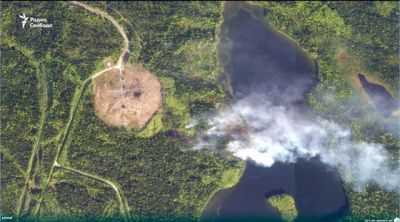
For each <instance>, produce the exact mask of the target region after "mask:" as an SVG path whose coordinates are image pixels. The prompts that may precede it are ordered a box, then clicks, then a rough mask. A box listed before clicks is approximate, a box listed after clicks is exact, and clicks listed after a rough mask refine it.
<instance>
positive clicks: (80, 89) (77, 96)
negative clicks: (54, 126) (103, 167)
mask: <svg viewBox="0 0 400 222" xmlns="http://www.w3.org/2000/svg"><path fill="white" fill-rule="evenodd" d="M69 3H71V4H73V5H76V6H79V7H82V8H84V9H86V10H88V11H90V12H92V13H95V14H97V15H100V16H102V17H104V18H106V19H107V20H108V21H110V22H111V23H112V24H113V25H114V27H115V28H116V29H117V30H118V31H119V33H120V34H121V36H122V38H123V39H124V48H123V51H122V52H121V55H120V56H119V59H118V62H117V64H116V65H115V66H113V67H109V68H107V69H104V70H102V71H100V72H97V73H95V74H92V75H91V76H90V77H89V78H87V79H86V80H84V81H83V82H82V84H80V85H79V86H77V89H76V91H75V93H74V98H73V100H72V102H71V109H70V113H69V117H68V122H67V125H66V126H65V128H64V131H63V132H62V133H61V137H62V139H61V141H60V143H59V145H58V146H57V152H56V155H55V157H54V161H53V165H52V167H51V169H50V172H49V175H48V177H47V180H46V182H45V186H44V187H43V191H42V192H41V194H40V197H39V200H38V202H37V204H36V205H35V208H34V209H33V215H34V216H36V220H38V219H39V214H40V213H39V212H40V208H41V205H42V202H43V199H44V196H45V193H46V191H47V189H48V187H49V183H50V181H51V179H52V177H53V174H54V171H55V170H56V169H57V168H59V169H64V170H68V171H71V172H74V173H77V174H80V175H83V176H86V177H88V178H91V179H94V180H97V181H100V182H103V183H105V184H108V185H109V186H111V187H112V189H113V190H114V191H115V193H116V197H117V199H118V202H119V204H120V207H119V208H120V211H121V214H122V215H123V217H124V220H125V221H129V220H130V215H129V206H128V204H127V201H126V199H125V197H124V195H123V193H122V191H121V190H120V189H119V188H118V186H117V185H116V184H115V183H114V182H112V181H111V180H108V179H106V178H102V177H100V176H97V175H93V174H90V173H87V172H83V171H80V170H77V169H74V168H71V167H68V166H64V165H62V164H60V163H59V157H60V154H61V152H62V151H63V148H64V145H65V144H66V141H67V139H68V136H69V135H70V133H71V132H70V129H71V126H72V123H73V121H74V119H75V116H76V112H77V110H78V107H79V104H80V102H81V100H82V97H83V94H84V92H85V91H86V89H87V87H88V85H89V84H90V83H91V82H92V80H93V79H95V78H96V77H98V76H100V75H102V74H104V73H106V72H107V71H109V70H112V69H118V70H119V72H120V81H121V83H122V82H123V70H124V66H125V63H126V61H127V58H128V56H129V53H130V42H129V39H128V36H127V34H126V33H125V30H124V29H123V27H122V26H121V25H120V24H119V23H118V22H117V21H116V20H115V19H114V18H113V17H111V16H110V15H108V14H107V13H106V12H103V11H101V10H99V9H96V8H93V7H91V6H88V5H86V4H84V3H81V2H76V1H70V2H69ZM38 79H39V84H40V85H43V86H45V88H44V92H43V93H44V94H43V95H41V101H40V104H43V107H41V109H42V114H41V118H40V129H39V131H38V133H37V136H36V138H37V139H36V142H35V144H34V145H33V148H32V154H31V157H30V160H29V163H28V169H27V172H26V178H25V182H26V183H25V185H24V188H23V190H22V193H21V196H20V198H19V200H18V202H17V221H18V220H19V219H20V216H21V211H22V210H21V209H22V207H23V206H24V205H25V204H26V203H25V202H26V200H25V199H26V190H27V183H28V181H29V179H30V178H31V172H32V168H33V162H34V158H35V156H36V154H37V153H38V150H39V147H40V145H39V144H40V141H41V137H42V136H41V134H42V128H43V125H44V124H45V120H46V116H47V113H48V112H47V111H48V107H47V106H44V105H47V104H48V103H47V100H48V95H47V83H46V79H45V75H43V73H41V72H40V70H39V69H38ZM122 85H123V84H121V90H122V92H123V87H122ZM42 100H43V101H42Z"/></svg>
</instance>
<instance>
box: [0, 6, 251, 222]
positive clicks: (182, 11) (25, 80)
mask: <svg viewBox="0 0 400 222" xmlns="http://www.w3.org/2000/svg"><path fill="white" fill-rule="evenodd" d="M87 4H90V5H91V6H93V7H97V8H99V9H101V10H104V11H106V12H107V13H108V14H110V15H111V16H113V17H114V18H115V19H116V20H117V21H118V22H119V23H120V24H121V25H122V26H123V27H124V29H125V30H126V32H127V34H128V37H129V38H130V41H131V44H132V50H131V53H130V56H129V60H128V63H131V64H141V65H143V66H144V67H145V68H146V69H149V70H150V71H151V72H152V73H154V74H155V75H157V76H158V77H159V79H160V81H161V84H162V90H163V98H164V100H163V108H162V111H161V112H159V113H158V114H156V115H155V116H154V118H153V119H152V120H151V121H150V122H149V124H148V125H147V127H146V128H145V129H144V130H142V131H140V132H138V131H137V130H133V131H124V130H121V129H117V128H112V127H108V126H107V125H106V124H105V123H103V122H102V121H101V120H100V119H99V118H98V117H97V116H96V114H95V111H94V108H93V94H92V87H93V86H92V84H91V80H90V76H91V75H93V74H94V73H96V72H98V71H100V70H102V69H104V68H106V63H107V62H111V63H114V64H115V63H116V60H117V59H118V56H119V53H120V52H121V50H122V48H123V39H122V38H121V36H120V35H119V33H118V32H117V31H116V30H115V27H114V26H112V24H111V23H110V22H109V21H108V20H106V19H104V18H101V17H100V16H98V15H96V14H93V13H91V12H88V11H86V10H84V9H82V8H80V7H77V6H74V5H71V4H69V3H67V2H4V3H2V11H1V17H2V23H1V29H2V32H1V52H2V55H1V62H2V66H1V72H2V81H1V87H2V95H1V109H2V119H1V121H2V124H1V131H2V135H1V141H2V143H1V158H2V165H1V167H2V174H1V180H2V181H6V182H4V183H2V190H1V194H2V200H4V201H2V205H1V214H2V215H6V216H8V215H10V216H14V217H17V215H20V216H21V217H22V218H24V219H29V218H31V217H36V216H39V217H40V218H41V219H47V220H52V219H54V217H57V218H58V217H60V218H62V217H64V218H73V220H81V221H86V220H100V219H104V220H107V218H113V219H115V218H120V219H121V220H122V219H126V218H125V217H124V216H125V215H124V212H126V213H127V214H128V215H127V218H131V219H140V218H142V217H143V218H147V219H154V218H157V219H161V220H171V217H172V218H174V217H177V218H178V217H179V218H184V219H185V220H197V219H198V217H199V215H200V213H201V211H202V209H203V207H204V205H205V204H206V202H207V200H208V199H209V198H210V195H211V194H213V193H214V192H215V191H216V190H217V189H220V188H225V187H229V186H232V185H233V184H235V183H236V181H237V180H238V179H239V177H240V174H241V172H242V171H243V168H244V165H243V162H241V161H239V160H238V159H236V158H234V157H233V156H222V155H219V154H214V153H208V152H195V151H191V150H189V149H190V148H191V147H192V146H193V145H194V143H195V142H196V141H195V129H187V128H186V125H187V124H188V123H189V122H190V121H192V120H193V119H194V118H197V117H199V116H202V115H205V113H208V112H212V111H216V107H217V106H218V105H220V104H223V103H225V98H224V94H223V90H222V87H221V86H220V84H219V83H218V82H217V74H218V69H219V67H218V60H217V57H216V44H217V37H216V35H217V31H216V30H217V28H218V25H219V24H220V22H221V19H222V16H221V10H222V3H220V2H204V3H203V2H189V3H183V2H166V3H157V4H154V3H152V2H136V3H135V4H121V3H118V2H109V3H106V2H94V3H87ZM22 12H23V13H25V14H26V15H27V16H31V17H38V18H47V19H48V22H49V23H52V24H53V28H49V29H40V28H27V26H26V27H25V28H24V29H23V28H22V27H21V20H20V18H19V17H18V16H17V15H18V14H19V13H22ZM58 164H59V165H58ZM27 169H31V170H27ZM26 181H28V184H25V183H26ZM113 185H115V187H117V188H118V190H119V191H120V192H121V198H120V200H119V197H118V195H117V194H116V190H115V189H114V187H113ZM122 193H123V194H122ZM121 203H122V204H121ZM88 212H89V213H88ZM99 217H100V218H99Z"/></svg>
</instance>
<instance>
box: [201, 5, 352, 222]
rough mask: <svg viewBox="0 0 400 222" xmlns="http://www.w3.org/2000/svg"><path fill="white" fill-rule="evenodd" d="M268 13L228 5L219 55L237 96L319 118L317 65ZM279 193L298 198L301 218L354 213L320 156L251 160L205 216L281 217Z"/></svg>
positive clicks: (213, 218) (217, 218) (222, 218)
mask: <svg viewBox="0 0 400 222" xmlns="http://www.w3.org/2000/svg"><path fill="white" fill-rule="evenodd" d="M263 13H265V12H264V11H263V10H262V9H260V8H257V7H254V6H252V5H249V4H246V3H237V2H228V3H226V5H225V11H224V18H225V20H224V23H223V24H222V30H221V42H220V45H219V56H220V58H221V61H222V63H223V65H224V69H225V71H226V74H227V79H228V80H229V81H230V83H231V86H232V92H233V96H234V99H240V98H243V97H245V96H246V95H249V94H251V93H254V92H256V93H260V94H263V95H265V96H267V97H268V98H269V100H270V101H271V102H273V103H274V104H277V105H282V106H288V107H289V106H290V107H295V109H296V110H298V112H299V113H302V114H303V116H304V118H311V119H312V118H315V116H313V114H312V112H311V111H310V109H309V107H307V105H306V100H305V95H306V94H307V92H308V91H309V90H311V88H312V87H313V86H315V84H317V71H316V68H315V64H314V62H313V61H311V60H310V59H309V58H308V57H307V55H306V54H305V53H304V52H303V51H302V50H301V49H300V48H299V47H298V46H297V45H296V44H295V43H294V42H293V41H292V40H291V39H289V38H288V37H286V36H285V35H283V34H281V33H279V32H277V31H276V30H274V29H273V28H272V27H271V26H270V25H268V24H267V23H266V22H265V21H264V17H263ZM277 193H288V194H290V195H292V196H293V198H294V199H295V202H296V208H297V211H298V214H299V217H298V219H297V220H296V221H333V220H335V219H337V218H338V217H340V216H342V215H343V214H345V213H346V212H347V211H348V201H347V196H346V194H345V192H344V189H343V187H342V182H341V179H340V176H339V175H338V173H337V171H336V169H333V168H330V167H328V166H326V165H324V164H323V163H322V162H321V161H319V159H318V158H313V159H310V160H303V159H301V160H299V161H298V162H297V163H291V164H287V163H275V164H274V165H272V166H271V167H262V166H258V165H256V164H254V163H253V162H251V161H248V162H247V165H246V169H245V172H244V174H243V176H242V177H241V179H240V181H239V183H238V184H237V185H236V186H234V187H232V188H230V189H226V190H221V191H219V192H217V193H216V194H215V195H214V196H213V197H212V198H211V200H210V201H209V203H208V204H207V206H206V209H205V210H204V213H203V217H202V219H203V220H205V221H226V220H229V221H233V220H236V221H250V220H253V221H260V220H262V221H280V217H279V215H278V214H277V212H276V210H275V209H274V208H273V207H272V206H270V205H268V204H267V201H266V199H267V197H269V196H270V195H273V194H277Z"/></svg>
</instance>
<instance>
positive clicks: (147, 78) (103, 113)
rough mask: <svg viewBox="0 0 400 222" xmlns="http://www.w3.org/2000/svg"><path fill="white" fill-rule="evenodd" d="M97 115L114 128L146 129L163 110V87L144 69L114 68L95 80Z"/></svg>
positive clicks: (137, 67) (130, 67)
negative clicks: (153, 117)
mask: <svg viewBox="0 0 400 222" xmlns="http://www.w3.org/2000/svg"><path fill="white" fill-rule="evenodd" d="M94 95H95V98H94V105H95V109H96V113H97V115H98V116H99V117H100V118H101V119H102V120H104V121H105V122H106V123H108V124H109V125H111V126H116V127H125V128H127V129H130V128H133V127H139V128H143V127H144V126H145V125H146V123H147V122H148V121H149V120H150V119H151V118H152V116H153V115H154V114H155V113H156V112H157V111H158V110H159V109H160V107H161V102H162V97H161V84H160V82H159V81H158V79H157V78H156V77H155V76H154V75H153V74H151V73H150V72H149V71H147V70H146V69H144V68H142V67H140V66H135V67H133V66H125V67H124V69H123V71H122V74H121V75H120V69H117V68H114V69H111V70H108V71H107V72H106V73H104V74H102V75H101V76H98V77H97V78H96V79H94Z"/></svg>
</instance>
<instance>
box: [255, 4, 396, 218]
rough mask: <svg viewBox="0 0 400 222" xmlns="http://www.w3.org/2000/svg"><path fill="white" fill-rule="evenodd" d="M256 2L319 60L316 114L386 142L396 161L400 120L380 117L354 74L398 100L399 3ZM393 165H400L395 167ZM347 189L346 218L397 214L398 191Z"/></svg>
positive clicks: (369, 138) (356, 134)
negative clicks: (391, 127) (389, 128)
mask: <svg viewBox="0 0 400 222" xmlns="http://www.w3.org/2000/svg"><path fill="white" fill-rule="evenodd" d="M257 4H261V5H262V6H263V7H265V8H266V11H267V13H266V19H267V20H268V21H269V22H270V23H271V24H272V25H273V26H274V27H276V28H277V29H278V30H281V31H282V32H284V33H286V34H288V35H289V36H290V37H292V38H293V39H295V40H296V41H297V42H298V43H299V45H300V46H301V47H302V48H304V49H305V50H306V51H307V52H308V53H309V54H310V55H311V57H312V58H314V59H315V60H316V62H317V64H318V72H319V73H318V74H319V75H318V77H319V79H320V83H319V84H318V85H317V86H316V87H315V89H314V90H313V91H312V92H311V94H310V95H309V98H308V99H309V103H310V105H311V107H313V109H314V111H315V112H316V113H317V114H319V115H320V116H323V117H325V118H327V119H331V120H334V121H336V122H339V123H341V124H345V125H348V126H349V127H350V128H351V130H352V133H353V135H354V137H355V138H356V139H358V140H364V141H367V142H375V143H382V144H384V145H385V147H386V149H387V150H388V151H389V152H390V154H391V156H392V159H393V160H397V159H398V158H399V154H400V142H399V140H398V139H397V135H396V134H395V133H394V132H398V130H399V129H398V128H396V129H394V130H393V131H390V132H389V131H387V130H386V129H387V128H386V126H387V125H388V124H389V123H390V122H394V121H397V120H396V119H395V118H394V117H387V118H384V117H382V116H379V115H378V114H377V113H376V111H375V109H374V108H373V107H372V106H371V105H370V104H368V103H367V102H366V101H365V99H363V98H362V96H361V92H360V91H359V89H357V87H356V85H355V81H357V80H355V75H356V74H357V73H358V72H361V73H365V74H367V75H368V77H370V78H372V79H375V80H377V81H378V82H380V83H381V84H383V85H384V86H385V87H386V88H387V89H388V90H389V91H390V92H391V94H392V95H393V96H395V97H396V98H399V94H398V92H399V85H398V82H399V60H398V51H399V45H398V36H399V30H400V29H399V23H398V14H399V11H398V10H399V8H398V4H397V3H394V2H393V3H392V2H296V3H294V2H263V3H257ZM395 127H398V126H395ZM394 162H395V161H394ZM393 167H398V163H394V165H393ZM345 187H346V190H347V192H348V194H349V200H350V206H351V215H349V217H348V218H347V219H348V220H351V219H350V218H355V217H359V218H362V219H365V218H376V219H378V218H394V217H395V216H398V215H397V214H396V211H397V208H398V205H399V194H398V193H393V192H387V191H384V190H382V189H381V188H377V187H375V186H373V185H371V187H373V189H372V188H370V189H367V190H366V191H364V192H357V191H355V190H354V189H353V188H352V187H351V186H350V185H346V186H345ZM367 205H368V207H366V206H367ZM378 205H379V206H378ZM383 212H385V214H383ZM382 216H385V217H382Z"/></svg>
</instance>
